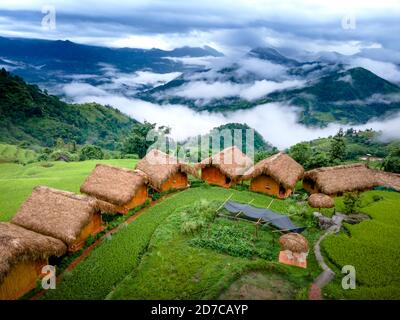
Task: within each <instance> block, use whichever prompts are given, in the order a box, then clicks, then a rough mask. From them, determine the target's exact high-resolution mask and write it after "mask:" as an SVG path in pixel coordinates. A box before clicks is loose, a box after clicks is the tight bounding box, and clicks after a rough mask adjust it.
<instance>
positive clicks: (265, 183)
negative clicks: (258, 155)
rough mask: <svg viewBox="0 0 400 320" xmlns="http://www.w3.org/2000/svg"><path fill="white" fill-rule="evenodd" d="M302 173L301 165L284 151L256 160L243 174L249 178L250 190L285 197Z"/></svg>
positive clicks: (245, 178) (291, 190) (244, 178)
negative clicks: (251, 167)
mask: <svg viewBox="0 0 400 320" xmlns="http://www.w3.org/2000/svg"><path fill="white" fill-rule="evenodd" d="M303 174H304V169H303V167H302V166H301V165H300V164H299V163H297V162H296V161H295V160H294V159H292V158H291V157H290V156H288V155H287V154H285V153H282V152H280V153H277V154H275V155H273V156H271V157H269V158H266V159H264V160H262V161H260V162H258V163H257V164H256V165H255V166H254V168H253V169H251V170H250V171H249V172H248V173H246V174H245V175H244V176H243V178H242V179H243V180H248V179H251V182H250V190H252V191H256V192H262V193H266V194H269V195H273V196H276V197H278V198H281V199H283V198H287V197H288V196H289V195H290V194H291V193H292V192H293V190H294V188H295V186H296V183H297V181H299V180H300V179H301V178H302V177H303Z"/></svg>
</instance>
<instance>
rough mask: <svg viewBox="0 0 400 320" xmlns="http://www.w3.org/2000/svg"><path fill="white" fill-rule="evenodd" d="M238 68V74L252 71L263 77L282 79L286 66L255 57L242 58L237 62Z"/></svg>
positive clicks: (241, 74)
mask: <svg viewBox="0 0 400 320" xmlns="http://www.w3.org/2000/svg"><path fill="white" fill-rule="evenodd" d="M238 64H239V66H240V67H239V69H238V71H237V73H238V75H239V76H243V75H246V74H247V73H253V74H256V75H258V76H259V77H262V78H265V79H275V80H277V79H282V77H283V76H285V74H286V71H287V68H286V67H284V66H282V65H279V64H275V63H272V62H269V61H266V60H260V59H257V58H244V59H241V60H240V61H239V62H238Z"/></svg>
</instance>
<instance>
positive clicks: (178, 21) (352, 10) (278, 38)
mask: <svg viewBox="0 0 400 320" xmlns="http://www.w3.org/2000/svg"><path fill="white" fill-rule="evenodd" d="M45 5H52V6H54V8H55V10H56V29H55V30H46V29H43V28H42V26H41V21H42V18H43V16H44V14H43V13H42V8H43V6H45ZM346 17H347V18H349V19H350V20H349V19H346ZM343 20H345V21H350V23H347V24H345V27H343V23H342V22H343ZM399 21H400V0H379V1H376V0H335V1H326V0H320V1H315V0H292V1H284V0H280V1H270V0H238V1H234V2H233V1H224V0H202V1H189V0H166V1H161V0H159V1H149V0H148V1H142V0H131V1H127V0H125V1H124V0H122V1H101V0H68V1H67V0H65V1H61V0H59V1H56V0H54V1H50V0H44V1H42V0H29V1H25V0H18V1H16V0H1V2H0V34H1V35H3V36H17V37H34V38H46V39H69V40H72V41H76V42H80V43H88V44H99V45H106V46H116V47H140V48H152V47H157V48H162V49H171V48H174V47H180V46H183V45H190V46H203V45H210V46H212V47H215V48H217V49H219V50H222V51H223V52H225V53H229V52H238V51H240V49H243V50H247V49H248V48H251V47H256V46H265V45H270V46H275V47H292V48H296V49H298V48H301V49H305V50H309V51H322V50H327V51H333V50H334V51H338V52H340V53H343V54H352V53H356V52H358V51H359V50H360V49H362V48H376V47H384V48H386V49H394V50H397V51H398V50H400V41H399V34H400V22H399ZM353 22H355V23H353Z"/></svg>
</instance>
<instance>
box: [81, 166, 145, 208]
mask: <svg viewBox="0 0 400 320" xmlns="http://www.w3.org/2000/svg"><path fill="white" fill-rule="evenodd" d="M147 184H148V178H147V176H146V174H145V173H143V172H141V171H139V170H130V169H124V168H118V167H114V166H110V165H104V164H98V165H96V167H95V168H94V170H93V171H92V172H91V174H90V175H89V176H88V177H87V178H86V180H85V182H84V183H83V184H82V186H81V188H80V191H81V192H82V193H85V194H87V195H89V196H92V197H95V198H97V199H98V200H100V201H98V207H99V208H100V209H101V210H102V211H103V212H112V213H121V214H127V213H128V212H129V210H131V209H133V208H135V207H137V206H140V205H142V204H143V203H144V202H145V201H146V200H147V196H148V194H147Z"/></svg>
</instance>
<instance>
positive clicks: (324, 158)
mask: <svg viewBox="0 0 400 320" xmlns="http://www.w3.org/2000/svg"><path fill="white" fill-rule="evenodd" d="M329 164H330V161H329V157H328V155H327V154H326V153H325V152H318V151H317V152H313V154H312V156H311V157H310V159H309V160H308V162H307V163H306V165H305V168H306V169H314V168H320V167H326V166H329Z"/></svg>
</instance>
